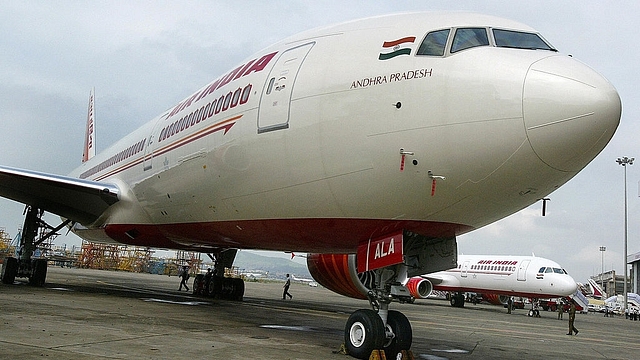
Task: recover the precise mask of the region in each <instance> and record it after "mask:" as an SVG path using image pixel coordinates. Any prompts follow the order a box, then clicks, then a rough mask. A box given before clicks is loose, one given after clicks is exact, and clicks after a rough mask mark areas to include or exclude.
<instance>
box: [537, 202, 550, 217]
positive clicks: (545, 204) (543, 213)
mask: <svg viewBox="0 0 640 360" xmlns="http://www.w3.org/2000/svg"><path fill="white" fill-rule="evenodd" d="M538 200H542V216H545V215H546V214H547V201H551V199H549V198H542V199H538Z"/></svg>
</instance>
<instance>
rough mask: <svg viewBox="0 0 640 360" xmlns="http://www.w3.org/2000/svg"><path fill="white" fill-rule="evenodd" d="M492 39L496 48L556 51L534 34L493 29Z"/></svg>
mask: <svg viewBox="0 0 640 360" xmlns="http://www.w3.org/2000/svg"><path fill="white" fill-rule="evenodd" d="M493 37H494V39H495V41H496V46H497V47H507V48H515V49H530V50H536V49H539V50H551V51H556V49H554V48H552V47H551V46H549V44H547V43H546V42H545V41H544V40H542V38H541V37H540V36H539V35H538V34H534V33H526V32H520V31H512V30H500V29H493Z"/></svg>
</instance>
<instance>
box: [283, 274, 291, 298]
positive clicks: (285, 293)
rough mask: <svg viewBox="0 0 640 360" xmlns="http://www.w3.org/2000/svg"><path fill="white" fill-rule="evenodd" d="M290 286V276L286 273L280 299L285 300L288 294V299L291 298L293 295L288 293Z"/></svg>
mask: <svg viewBox="0 0 640 360" xmlns="http://www.w3.org/2000/svg"><path fill="white" fill-rule="evenodd" d="M290 286H291V278H290V277H289V274H287V281H285V283H284V286H283V287H282V288H283V289H284V291H282V300H285V299H286V298H287V296H289V299H293V296H292V295H291V294H289V287H290Z"/></svg>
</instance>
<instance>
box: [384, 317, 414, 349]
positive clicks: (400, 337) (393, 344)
mask: <svg viewBox="0 0 640 360" xmlns="http://www.w3.org/2000/svg"><path fill="white" fill-rule="evenodd" d="M387 326H388V327H390V328H391V331H393V333H394V335H395V337H394V338H393V339H391V340H390V341H389V343H387V344H385V345H384V353H385V355H386V358H387V359H395V358H396V357H397V355H398V353H399V352H401V351H402V350H409V349H410V348H411V342H412V341H413V329H412V328H411V323H410V322H409V319H407V317H406V316H404V314H403V313H401V312H399V311H395V310H389V314H388V315H387Z"/></svg>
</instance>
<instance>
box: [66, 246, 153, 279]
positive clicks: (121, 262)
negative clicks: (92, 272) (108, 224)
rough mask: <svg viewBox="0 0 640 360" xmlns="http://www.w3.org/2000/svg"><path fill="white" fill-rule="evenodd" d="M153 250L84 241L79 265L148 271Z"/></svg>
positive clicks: (104, 268) (102, 268) (100, 268)
mask: <svg viewBox="0 0 640 360" xmlns="http://www.w3.org/2000/svg"><path fill="white" fill-rule="evenodd" d="M152 254H153V251H152V250H151V249H149V248H144V247H137V246H133V247H130V246H127V245H112V244H100V243H93V242H88V241H83V242H82V250H81V252H80V256H79V257H78V261H77V266H78V267H81V268H86V269H98V270H121V271H130V272H147V271H148V269H149V262H150V261H151V255H152Z"/></svg>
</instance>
